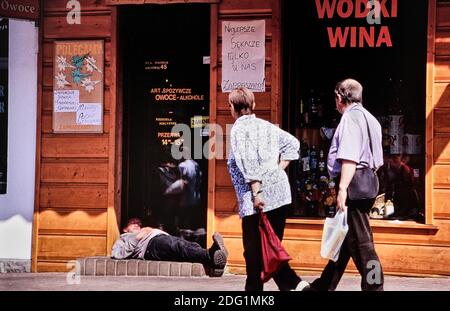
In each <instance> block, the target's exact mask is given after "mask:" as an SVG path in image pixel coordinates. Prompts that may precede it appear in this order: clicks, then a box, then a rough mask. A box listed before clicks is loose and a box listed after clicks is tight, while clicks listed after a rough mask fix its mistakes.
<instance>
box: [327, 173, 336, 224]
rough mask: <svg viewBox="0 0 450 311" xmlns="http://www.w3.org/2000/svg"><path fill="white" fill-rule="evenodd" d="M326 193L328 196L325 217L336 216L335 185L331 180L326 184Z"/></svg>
mask: <svg viewBox="0 0 450 311" xmlns="http://www.w3.org/2000/svg"><path fill="white" fill-rule="evenodd" d="M328 193H329V196H328V197H327V198H326V200H325V201H326V203H327V204H326V206H327V211H326V213H327V217H334V215H336V204H337V193H336V184H335V182H334V180H333V178H330V181H329V182H328Z"/></svg>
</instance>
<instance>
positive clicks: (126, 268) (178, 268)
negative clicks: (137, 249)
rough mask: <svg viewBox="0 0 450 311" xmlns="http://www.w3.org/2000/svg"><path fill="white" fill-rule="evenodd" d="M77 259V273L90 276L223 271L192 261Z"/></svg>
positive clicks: (198, 274)
mask: <svg viewBox="0 0 450 311" xmlns="http://www.w3.org/2000/svg"><path fill="white" fill-rule="evenodd" d="M76 261H77V264H76V273H77V274H78V275H89V276H106V275H107V276H177V277H202V276H205V275H212V276H221V275H222V273H223V270H221V271H218V270H215V271H213V272H210V271H205V267H204V266H203V265H202V264H200V263H191V262H172V261H151V260H138V259H126V260H123V259H122V260H117V259H112V258H111V257H86V258H78V259H77V260H76ZM207 272H208V273H207Z"/></svg>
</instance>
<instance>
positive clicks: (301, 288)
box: [294, 281, 311, 292]
mask: <svg viewBox="0 0 450 311" xmlns="http://www.w3.org/2000/svg"><path fill="white" fill-rule="evenodd" d="M294 291H296V292H309V291H311V284H309V283H308V282H306V281H300V283H298V285H297V287H296V288H295V289H294Z"/></svg>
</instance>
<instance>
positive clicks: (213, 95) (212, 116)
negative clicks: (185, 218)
mask: <svg viewBox="0 0 450 311" xmlns="http://www.w3.org/2000/svg"><path fill="white" fill-rule="evenodd" d="M210 23H211V38H210V46H211V48H210V65H209V66H210V67H209V68H210V81H209V122H210V123H211V124H216V123H217V73H218V72H217V71H218V58H219V57H218V49H217V42H218V36H219V5H218V4H212V5H211V19H210ZM210 134H211V133H210ZM216 138H217V137H216V136H214V137H210V141H209V143H210V144H212V145H215V143H216ZM215 209H216V158H215V157H213V158H212V159H210V160H209V161H208V210H207V215H206V230H207V244H208V245H211V243H212V240H211V238H210V237H211V236H212V233H213V232H214V230H215V224H214V220H215V212H216V211H215Z"/></svg>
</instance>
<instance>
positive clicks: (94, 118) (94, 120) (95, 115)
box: [76, 103, 102, 125]
mask: <svg viewBox="0 0 450 311" xmlns="http://www.w3.org/2000/svg"><path fill="white" fill-rule="evenodd" d="M76 121H77V124H85V125H101V124H102V104H101V103H80V105H79V106H78V109H77V119H76Z"/></svg>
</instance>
